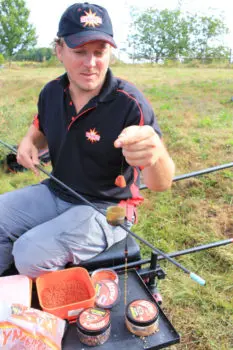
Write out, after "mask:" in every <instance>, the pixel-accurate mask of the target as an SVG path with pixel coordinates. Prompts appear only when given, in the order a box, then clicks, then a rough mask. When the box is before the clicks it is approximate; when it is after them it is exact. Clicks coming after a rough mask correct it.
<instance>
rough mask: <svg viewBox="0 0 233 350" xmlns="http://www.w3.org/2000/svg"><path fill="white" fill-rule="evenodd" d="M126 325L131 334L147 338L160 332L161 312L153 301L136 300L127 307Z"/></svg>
mask: <svg viewBox="0 0 233 350" xmlns="http://www.w3.org/2000/svg"><path fill="white" fill-rule="evenodd" d="M125 324H126V327H127V329H128V330H129V331H130V332H131V333H133V334H135V335H137V336H139V337H147V336H149V335H151V334H153V333H155V332H157V331H158V330H159V310H158V308H157V306H156V305H155V304H154V303H152V302H151V301H148V300H145V299H136V300H134V301H132V302H131V303H129V304H128V305H127V307H126V315H125Z"/></svg>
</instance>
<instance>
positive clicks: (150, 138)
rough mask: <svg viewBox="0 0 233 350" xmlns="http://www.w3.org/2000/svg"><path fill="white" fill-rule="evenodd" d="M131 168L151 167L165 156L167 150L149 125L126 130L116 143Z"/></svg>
mask: <svg viewBox="0 0 233 350" xmlns="http://www.w3.org/2000/svg"><path fill="white" fill-rule="evenodd" d="M114 146H115V147H116V148H122V153H123V155H124V157H125V159H126V161H127V163H128V164H129V165H131V166H140V167H142V168H145V167H150V166H152V165H154V164H155V163H156V161H157V160H158V159H159V158H160V157H161V156H162V155H163V154H164V151H165V148H164V145H163V143H162V141H161V139H160V137H159V135H158V134H157V133H156V132H155V130H154V129H153V128H152V127H151V126H149V125H143V126H139V125H132V126H129V127H127V128H125V129H124V130H123V131H122V132H121V134H120V135H119V136H118V138H117V139H116V140H115V142H114Z"/></svg>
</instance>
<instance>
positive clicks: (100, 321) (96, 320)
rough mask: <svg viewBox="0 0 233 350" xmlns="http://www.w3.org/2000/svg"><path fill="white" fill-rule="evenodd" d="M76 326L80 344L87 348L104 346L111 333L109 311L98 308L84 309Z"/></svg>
mask: <svg viewBox="0 0 233 350" xmlns="http://www.w3.org/2000/svg"><path fill="white" fill-rule="evenodd" d="M76 324H77V332H78V336H79V340H80V342H81V343H83V344H86V345H88V346H96V345H101V344H104V343H105V342H106V341H107V340H108V338H109V336H110V332H111V320H110V311H109V310H102V309H100V308H88V309H85V310H83V311H82V312H81V313H80V314H79V316H78V319H77V323H76Z"/></svg>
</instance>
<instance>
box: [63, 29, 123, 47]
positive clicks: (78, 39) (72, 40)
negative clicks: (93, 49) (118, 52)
mask: <svg viewBox="0 0 233 350" xmlns="http://www.w3.org/2000/svg"><path fill="white" fill-rule="evenodd" d="M64 40H65V43H66V45H67V46H68V47H70V48H71V49H74V48H75V47H79V46H82V45H85V44H87V43H89V42H92V41H97V40H101V41H105V42H107V43H108V44H110V45H111V46H113V47H115V48H116V47H117V46H116V43H115V41H114V40H113V38H112V37H111V36H110V35H108V34H105V33H103V32H98V31H94V30H92V31H89V32H88V31H87V32H83V33H77V34H72V35H68V36H64Z"/></svg>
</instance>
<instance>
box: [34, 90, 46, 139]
mask: <svg viewBox="0 0 233 350" xmlns="http://www.w3.org/2000/svg"><path fill="white" fill-rule="evenodd" d="M37 109H38V113H37V114H35V116H34V118H33V122H32V124H33V125H34V126H35V127H36V128H37V129H38V130H39V131H41V132H42V133H43V134H44V128H43V123H42V118H41V116H42V110H43V104H42V92H41V93H40V95H39V99H38V103H37Z"/></svg>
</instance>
